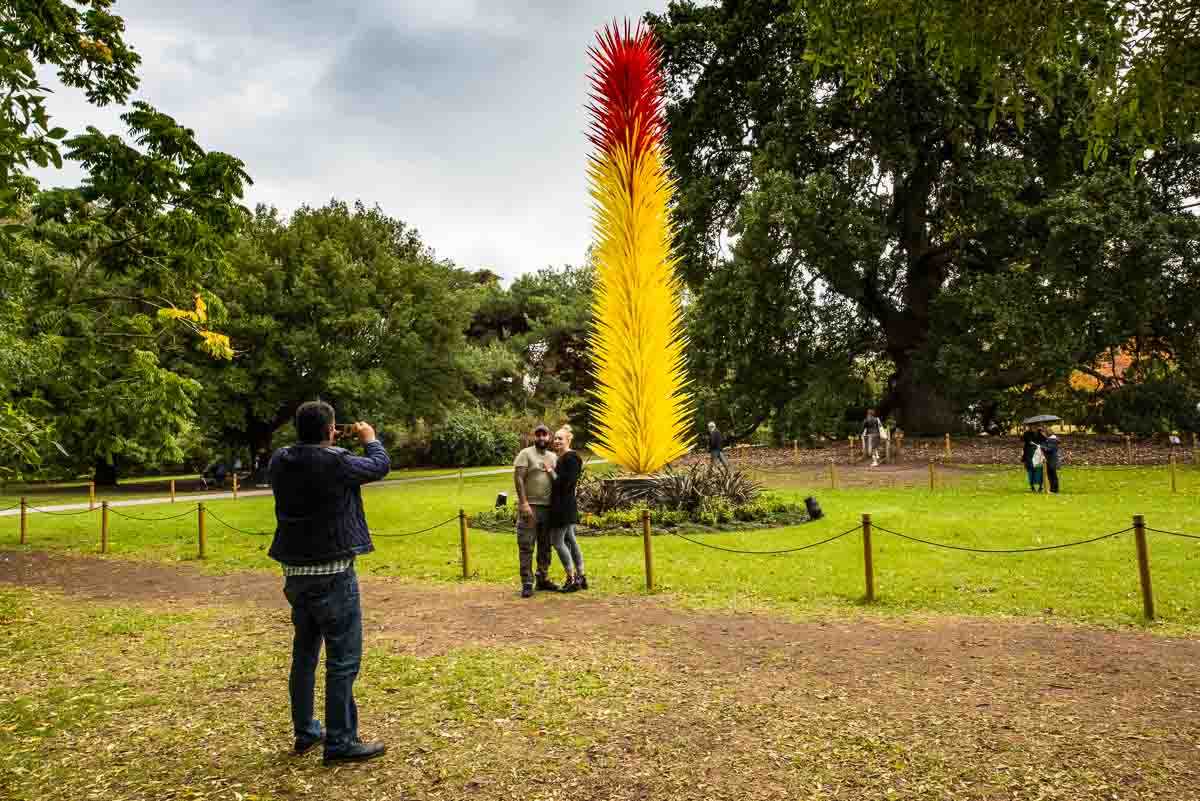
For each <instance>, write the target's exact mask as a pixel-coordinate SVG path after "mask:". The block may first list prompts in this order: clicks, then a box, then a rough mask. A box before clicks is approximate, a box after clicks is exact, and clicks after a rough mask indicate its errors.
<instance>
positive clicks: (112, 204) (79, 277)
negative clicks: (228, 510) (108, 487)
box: [8, 103, 248, 483]
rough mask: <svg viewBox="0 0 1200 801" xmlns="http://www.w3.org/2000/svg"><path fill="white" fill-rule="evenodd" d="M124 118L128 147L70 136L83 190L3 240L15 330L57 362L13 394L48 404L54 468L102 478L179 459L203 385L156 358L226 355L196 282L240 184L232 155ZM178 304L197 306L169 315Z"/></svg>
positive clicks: (60, 192) (212, 257)
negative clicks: (13, 271)
mask: <svg viewBox="0 0 1200 801" xmlns="http://www.w3.org/2000/svg"><path fill="white" fill-rule="evenodd" d="M123 119H124V120H125V122H126V123H127V124H128V125H129V128H130V133H131V135H132V137H133V139H134V140H135V143H136V145H137V146H136V147H135V146H134V145H131V144H128V143H127V142H125V141H124V140H122V139H121V138H120V137H117V136H105V135H102V134H101V133H100V132H99V131H97V130H96V129H95V128H89V129H88V131H87V133H85V134H83V135H81V136H77V137H74V138H72V139H69V140H67V143H66V144H67V145H68V147H69V148H70V150H69V151H68V154H67V155H68V157H69V158H71V159H73V160H76V161H79V162H80V163H81V164H82V166H83V167H84V168H85V169H86V171H87V175H86V178H85V179H84V182H83V184H82V185H81V186H79V187H77V188H74V189H66V188H63V189H54V190H50V191H47V192H42V193H39V194H38V195H36V196H35V197H34V198H33V201H32V206H31V220H30V225H29V229H28V232H27V233H26V234H25V235H24V236H22V237H20V238H19V239H17V240H15V241H10V243H9V246H8V249H9V252H10V254H11V256H12V257H13V258H14V259H16V260H17V262H18V269H20V270H22V271H23V274H24V276H25V281H26V285H27V290H26V292H25V294H24V296H23V303H24V312H25V313H24V315H23V319H22V321H21V329H20V334H19V336H20V337H21V338H23V339H25V340H27V341H30V342H44V343H47V344H49V345H51V348H52V352H53V353H54V354H55V367H54V369H47V370H43V371H41V372H40V374H39V375H38V376H37V377H36V378H35V379H33V380H26V381H24V382H23V383H22V385H21V386H18V387H14V389H13V391H12V392H13V397H15V398H17V399H19V400H23V401H29V402H36V403H40V404H41V405H42V408H44V409H45V410H46V415H47V420H48V421H49V422H50V423H52V424H53V427H54V429H55V431H56V435H57V436H59V437H60V438H61V441H62V442H63V443H65V445H64V447H63V450H62V453H61V455H60V458H58V459H57V462H58V464H59V465H60V467H62V468H64V469H67V470H70V471H72V472H73V471H78V470H80V469H83V468H85V467H87V466H93V465H94V466H95V467H96V469H97V470H98V471H100V474H99V475H98V476H97V479H98V480H99V481H101V482H102V483H112V482H115V480H116V470H117V463H118V461H119V460H122V461H125V462H131V461H132V462H138V463H143V464H151V465H154V464H161V463H164V462H167V463H169V462H174V461H177V460H179V459H180V458H181V457H182V448H181V447H180V441H181V438H182V437H185V436H187V435H188V433H189V432H190V430H191V426H192V424H193V420H194V406H193V401H194V400H195V398H196V396H197V394H198V392H199V389H200V385H199V384H198V383H197V382H196V381H194V380H192V379H190V378H188V377H187V376H183V375H180V374H178V373H176V372H174V371H173V370H172V369H170V366H168V365H165V364H164V362H165V361H167V360H170V359H173V358H178V356H179V355H180V354H182V353H185V352H187V351H188V350H189V345H195V346H196V348H197V349H198V350H199V351H201V352H202V353H203V357H202V358H204V359H206V360H211V359H212V358H213V357H227V356H228V355H229V353H228V342H227V341H226V340H225V339H224V335H223V334H219V333H217V332H215V331H212V330H210V328H209V324H210V323H211V322H213V321H212V320H210V314H209V310H210V309H217V310H218V311H219V310H220V306H219V303H218V302H217V301H216V299H215V298H213V297H212V296H211V294H209V292H208V289H207V288H206V287H205V283H206V282H211V281H215V280H216V276H219V275H220V273H221V271H222V270H224V269H225V267H226V264H227V262H226V251H225V245H226V242H227V239H228V237H230V236H231V235H232V234H233V233H234V232H236V230H237V229H238V226H240V225H241V223H242V221H243V220H244V217H245V211H244V209H242V208H241V206H239V205H238V202H237V201H238V199H239V198H240V197H241V195H242V186H243V183H244V182H245V181H247V180H248V178H247V177H246V175H245V172H244V171H243V169H242V166H241V162H239V161H238V160H237V159H235V158H233V157H231V156H228V155H226V154H223V153H215V152H206V151H205V150H203V148H201V146H200V145H199V144H198V143H197V141H196V139H195V137H194V134H193V132H192V131H190V130H188V129H187V128H184V127H183V126H181V125H179V124H178V123H177V122H176V121H175V120H174V119H172V118H171V117H169V116H167V115H164V114H161V113H159V112H157V111H155V110H154V109H153V108H151V107H150V106H148V105H146V104H144V103H135V104H134V106H133V109H132V110H131V111H129V112H128V113H127V114H125V115H124V116H123ZM206 297H207V298H208V300H205V298H206ZM185 298H186V299H187V301H190V303H188V305H193V306H194V309H195V310H194V311H191V312H189V316H188V317H178V318H175V319H171V310H173V309H175V307H176V304H177V303H179V302H183V299H185ZM163 310H166V311H167V315H165V316H164V315H160V314H159V312H161V311H163Z"/></svg>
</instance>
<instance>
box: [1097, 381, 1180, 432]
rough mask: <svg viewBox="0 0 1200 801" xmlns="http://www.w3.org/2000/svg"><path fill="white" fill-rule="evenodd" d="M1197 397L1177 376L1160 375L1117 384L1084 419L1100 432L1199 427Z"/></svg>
mask: <svg viewBox="0 0 1200 801" xmlns="http://www.w3.org/2000/svg"><path fill="white" fill-rule="evenodd" d="M1198 400H1200V396H1198V395H1197V393H1196V392H1194V391H1193V390H1191V389H1190V388H1189V387H1188V386H1187V385H1186V384H1184V383H1183V382H1181V381H1180V380H1179V378H1178V376H1172V375H1170V374H1160V375H1157V376H1151V377H1147V378H1145V379H1144V380H1142V381H1138V382H1136V383H1134V382H1131V383H1127V384H1124V385H1122V386H1120V387H1117V388H1116V389H1114V390H1111V391H1109V392H1107V393H1105V394H1104V395H1103V396H1102V399H1101V403H1100V404H1098V408H1093V410H1092V412H1091V414H1090V415H1089V417H1088V418H1086V422H1087V423H1088V424H1089V425H1092V426H1094V427H1095V428H1097V429H1098V430H1100V431H1120V432H1127V433H1130V434H1139V435H1143V436H1145V435H1149V434H1161V433H1166V432H1171V431H1196V430H1200V411H1198V410H1197V408H1196V403H1197V401H1198Z"/></svg>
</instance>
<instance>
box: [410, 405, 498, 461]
mask: <svg viewBox="0 0 1200 801" xmlns="http://www.w3.org/2000/svg"><path fill="white" fill-rule="evenodd" d="M520 444H521V443H520V440H519V439H518V438H517V435H516V434H514V433H513V432H512V431H511V430H509V429H507V428H506V427H504V425H503V424H502V423H501V422H500V421H499V420H497V419H496V418H495V417H494V416H493V415H491V414H489V413H487V412H485V411H484V410H483V409H479V408H471V407H464V408H462V409H459V410H457V411H455V412H453V413H452V414H451V415H450V416H449V417H447V418H446V419H445V420H444V421H442V422H441V423H438V424H437V425H436V426H434V427H433V429H432V431H431V432H430V436H429V457H430V460H431V461H432V462H433V463H434V464H436V465H441V466H445V467H477V466H481V465H490V464H505V463H507V462H510V461H512V458H513V457H514V456H515V455H516V453H517V451H518V450H519V448H520Z"/></svg>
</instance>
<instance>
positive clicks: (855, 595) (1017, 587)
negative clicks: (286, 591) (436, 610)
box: [0, 468, 1200, 633]
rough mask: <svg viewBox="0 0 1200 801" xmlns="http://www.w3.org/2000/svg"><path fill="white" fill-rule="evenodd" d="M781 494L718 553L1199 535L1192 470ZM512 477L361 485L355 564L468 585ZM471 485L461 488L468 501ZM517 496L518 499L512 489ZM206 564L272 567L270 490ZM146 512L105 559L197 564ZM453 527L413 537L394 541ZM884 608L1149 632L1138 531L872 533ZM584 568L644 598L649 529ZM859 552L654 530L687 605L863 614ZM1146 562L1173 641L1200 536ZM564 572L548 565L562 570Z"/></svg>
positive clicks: (602, 546) (592, 551) (1183, 626)
mask: <svg viewBox="0 0 1200 801" xmlns="http://www.w3.org/2000/svg"><path fill="white" fill-rule="evenodd" d="M767 478H768V479H769V480H770V481H771V482H772V483H773V484H775V486H776V491H778V492H781V493H783V494H785V495H789V496H792V495H794V496H795V497H797V498H799V497H803V495H805V494H808V493H810V492H811V493H814V494H816V496H817V498H818V499H819V500H820V502H821V505H822V507H823V509H824V511H825V513H826V515H827V517H826V519H825V520H822V521H819V522H816V523H809V524H805V525H803V526H797V527H791V528H783V529H776V530H772V531H760V532H749V533H746V532H740V533H731V534H713V535H704V536H702V537H701V539H702V540H703V541H704V542H708V543H711V544H714V545H722V546H725V547H733V548H745V549H755V550H771V549H781V548H788V547H794V546H797V545H802V544H805V543H809V542H814V541H816V540H819V539H822V538H825V537H828V536H830V535H832V534H835V533H838V532H840V531H844V530H846V529H848V528H851V527H852V526H854V525H856V524H857V523H858V521H859V519H860V516H861V514H862V513H864V512H869V513H870V514H871V515H872V518H873V521H874V523H875V524H876V525H878V526H883V527H886V528H890V529H893V530H896V531H899V532H902V533H906V534H911V535H914V536H917V537H921V538H923V539H929V540H935V541H938V542H944V543H951V544H955V545H960V546H968V547H983V548H1014V547H1029V546H1040V545H1050V544H1055V543H1061V542H1070V541H1073V540H1080V539H1086V538H1089V537H1094V536H1098V535H1101V534H1105V533H1108V532H1112V531H1116V530H1119V529H1123V528H1126V527H1128V526H1129V525H1130V516H1131V515H1132V514H1135V513H1140V514H1144V515H1145V516H1146V519H1147V524H1148V525H1149V526H1152V527H1155V528H1162V529H1167V530H1174V531H1183V532H1188V533H1193V534H1196V533H1200V472H1197V471H1193V470H1190V469H1189V470H1186V471H1181V472H1180V474H1179V485H1180V486H1179V488H1180V492H1178V493H1175V494H1172V493H1171V492H1170V488H1169V483H1168V479H1167V472H1166V469H1165V468H1077V469H1071V470H1069V471H1066V472H1065V473H1064V477H1063V483H1064V488H1065V490H1066V491H1065V492H1064V494H1062V495H1059V496H1051V497H1043V496H1035V495H1032V494H1031V493H1029V492H1028V491H1027V490H1025V491H1023V488H1022V475H1021V474H1019V472H1018V471H1016V470H1010V471H1006V472H999V471H988V470H980V471H969V472H963V473H960V474H958V476H957V477H955V478H954V479H953V481H947V482H946V486H943V487H941V488H939V489H938V490H937V491H936V492H932V493H931V492H929V490H928V488H927V487H925V488H922V487H908V488H883V489H844V490H838V491H831V490H828V489H819V488H816V487H806V486H804V484H805V483H806V482H811V479H812V473H811V472H808V473H801V474H799V477H798V478H796V479H789V478H788V477H787V476H786V475H784V476H781V475H778V474H772V475H770V476H768V477H767ZM510 489H511V487H510V481H509V478H508V476H505V475H499V476H482V477H478V478H473V479H467V480H465V481H464V482H462V486H461V490H460V486H459V483H458V482H456V481H455V482H450V481H447V482H434V481H431V482H427V483H426V482H423V483H417V484H412V485H401V486H394V487H377V488H373V489H370V490H368V491H366V492H365V493H364V498H365V499H366V506H367V514H368V519H369V522H370V523H371V526H372V530H373V531H374V532H375V535H376V545H377V551H376V552H375V553H374V554H372V555H370V556H369V557H367V558H364V559H362V560H361V562H360V571H361V572H363V573H364V574H371V573H374V574H387V575H396V576H403V577H406V578H410V579H421V580H431V581H445V582H453V581H458V580H461V579H460V576H461V568H460V565H459V546H458V540H459V537H458V528H457V523H456V521H452V518H454V517H455V515H456V514H457V510H458V508H459V507H460V506H461V507H464V508H466V509H467V510H468V512H471V511H473V510H480V509H483V508H487V507H488V506H490V505H491V503H492V501H493V500H494V498H495V495H496V493H497V492H498V491H509V490H510ZM460 492H461V495H460ZM510 494H511V493H510ZM208 508H209V509H210V511H211V512H212V515H210V516H209V519H208V534H207V540H208V544H207V556H208V558H207V559H206V560H205V562H204V563H203V565H204V567H205V568H206V569H209V570H215V571H231V570H238V569H247V568H249V569H263V570H270V569H273V568H274V565H273V563H272V562H271V560H270V559H269V558H268V557H267V555H266V549H267V547H268V545H269V537H268V536H250V535H246V534H241V533H237V532H234V531H231V530H229V529H227V528H225V527H224V526H223V525H222V524H221V523H220V522H218V520H217V518H220V519H222V520H224V521H226V522H228V523H229V524H231V525H233V526H236V527H238V528H241V529H245V530H248V531H254V532H268V531H270V530H271V527H272V502H271V499H270V498H250V499H242V500H239V501H232V500H230V501H212V502H209V503H208ZM123 511H124V512H125V513H126V514H130V515H134V516H136V517H168V516H172V515H178V514H180V513H184V516H183V517H180V518H177V519H174V520H162V521H157V522H143V521H134V520H128V519H125V518H122V517H119V516H117V515H116V512H115V511H114V512H113V513H112V516H111V519H110V534H109V544H110V545H109V547H110V553H112V554H113V555H115V556H119V557H123V558H139V559H155V560H164V561H175V560H188V561H193V562H195V556H196V516H195V514H194V513H191V514H187V513H186V512H187V509H186V507H185V508H183V509H180V507H179V505H176V506H174V507H172V506H171V505H170V504H165V505H161V506H147V507H137V508H133V509H128V510H123ZM445 521H451V522H449V524H447V525H445V526H443V527H441V528H438V529H435V530H433V531H430V532H427V533H422V534H416V535H413V536H396V535H400V534H405V533H407V532H411V531H414V530H417V529H421V528H425V527H428V526H432V525H435V524H438V523H442V522H445ZM16 540H17V520H16V519H15V518H0V543H3V544H4V546H5V547H19V546H17V545H16ZM874 541H875V547H874V562H875V577H876V588H877V590H876V591H877V595H878V602H877V603H876V604H875V605H874V606H873V607H871V608H872V609H873V610H875V612H878V613H885V614H888V613H903V614H910V615H912V614H917V615H919V614H924V613H945V614H966V615H1018V616H1037V617H1047V618H1056V619H1058V618H1060V619H1065V620H1073V621H1087V622H1091V623H1098V624H1103V625H1140V615H1141V601H1140V595H1139V589H1138V580H1137V565H1136V560H1135V549H1134V541H1133V536H1132V534H1125V535H1121V536H1119V537H1115V538H1112V539H1109V540H1105V541H1102V542H1097V543H1093V544H1090V545H1084V546H1080V547H1077V548H1070V549H1066V550H1061V551H1049V552H1044V553H1031V554H973V553H964V552H960V551H952V550H944V549H937V548H930V547H927V546H924V545H920V544H917V543H911V542H907V541H903V540H900V539H897V538H896V537H894V536H891V535H888V534H884V533H882V532H878V533H876V535H875V538H874ZM470 542H471V547H470V551H471V570H472V574H473V578H474V579H475V580H480V581H485V582H495V583H502V584H508V585H511V586H513V588H514V590H515V589H516V572H517V571H516V567H517V554H516V545H515V540H514V537H513V536H512V534H510V533H500V532H486V531H473V532H472V535H471V541H470ZM98 543H99V514H98V513H93V514H86V515H78V516H70V517H66V516H55V517H49V516H43V515H33V516H30V519H29V545H28V546H27V547H29V548H34V549H49V550H54V549H63V550H69V551H75V552H83V553H94V552H95V551H96V550H97V548H98ZM582 547H583V552H584V555H585V558H586V560H587V565H588V568H587V572H588V575H589V577H590V578H591V579H592V582H593V584H594V585H595V586H596V587H597V589H598V591H599V592H601V593H617V594H632V593H643V592H644V591H645V590H644V577H643V568H642V564H643V555H642V543H641V540H640V538H638V537H626V536H609V537H597V538H586V539H584V540H583V542H582ZM862 556H863V555H862V545H861V539H860V537H859V536H858V535H857V534H851V535H850V536H847V537H845V538H843V539H840V540H837V541H836V542H833V543H830V544H828V545H824V546H821V547H819V548H815V549H813V550H809V551H803V552H800V553H797V554H792V555H781V556H753V555H738V554H729V553H723V552H719V551H714V550H710V549H706V548H702V547H699V546H697V545H694V544H692V543H689V542H686V541H684V540H681V539H679V538H676V537H671V536H658V537H655V539H654V560H655V575H656V583H657V587H656V590H657V591H658V592H660V593H665V594H667V595H668V596H669V597H670V599H671V600H672V601H674V602H676V603H679V604H683V605H687V606H694V607H704V608H723V609H737V610H748V609H775V610H781V611H784V612H787V613H789V614H792V615H797V616H804V615H809V614H814V613H816V614H824V613H827V612H830V611H835V610H842V611H845V610H855V609H862V608H863V605H862V602H861V598H862V595H863V592H864V589H863V586H864V580H863V568H862ZM1150 559H1151V566H1152V571H1153V577H1154V589H1155V596H1156V602H1157V612H1158V618H1159V621H1158V622H1157V623H1156V624H1154V626H1152V628H1153V629H1154V630H1157V631H1161V632H1164V633H1196V632H1198V631H1200V542H1197V541H1195V540H1185V539H1177V538H1173V537H1167V536H1163V535H1158V534H1151V535H1150ZM558 570H559V569H558V567H557V566H556V567H555V572H558Z"/></svg>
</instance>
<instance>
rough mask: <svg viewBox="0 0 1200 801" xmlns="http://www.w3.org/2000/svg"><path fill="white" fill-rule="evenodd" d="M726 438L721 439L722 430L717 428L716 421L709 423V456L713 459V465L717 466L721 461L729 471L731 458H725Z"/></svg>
mask: <svg viewBox="0 0 1200 801" xmlns="http://www.w3.org/2000/svg"><path fill="white" fill-rule="evenodd" d="M724 445H725V443H724V440H722V439H721V432H720V431H718V430H717V424H716V423H709V424H708V458H709V459H710V460H711V463H712V466H713V467H716V466H717V463H718V462H719V463H720V464H721V466H722V467H724V468H725V472H727V473H728V472H729V460H728V459H726V458H725V449H724Z"/></svg>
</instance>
